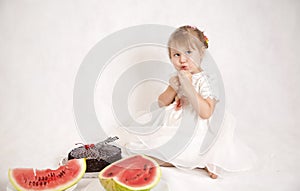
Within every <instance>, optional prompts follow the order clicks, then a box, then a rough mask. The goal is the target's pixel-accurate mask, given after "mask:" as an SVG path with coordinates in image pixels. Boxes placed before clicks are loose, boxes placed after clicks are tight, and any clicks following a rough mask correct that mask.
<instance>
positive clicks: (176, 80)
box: [169, 76, 180, 92]
mask: <svg viewBox="0 0 300 191" xmlns="http://www.w3.org/2000/svg"><path fill="white" fill-rule="evenodd" d="M169 83H170V86H171V87H172V88H173V89H174V90H175V91H176V92H177V91H178V89H179V86H180V82H179V78H178V76H172V77H171V78H170V79H169Z"/></svg>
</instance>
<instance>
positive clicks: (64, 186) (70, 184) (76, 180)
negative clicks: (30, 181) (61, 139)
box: [8, 158, 86, 191]
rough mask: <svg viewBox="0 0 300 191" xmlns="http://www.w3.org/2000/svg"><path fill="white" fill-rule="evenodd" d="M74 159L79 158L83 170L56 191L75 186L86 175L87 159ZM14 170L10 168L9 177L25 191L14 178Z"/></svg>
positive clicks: (49, 190) (14, 185)
mask: <svg viewBox="0 0 300 191" xmlns="http://www.w3.org/2000/svg"><path fill="white" fill-rule="evenodd" d="M73 160H77V161H78V163H79V164H80V167H81V172H80V173H79V174H78V176H77V177H76V179H74V180H73V181H72V182H70V183H68V184H64V185H62V186H61V188H56V189H55V191H64V190H66V189H68V188H70V187H72V186H74V185H75V184H77V183H78V182H79V180H81V178H82V177H83V176H84V174H85V171H86V159H85V158H82V159H73ZM12 171H13V169H8V177H9V181H10V183H11V184H12V185H13V187H14V188H15V189H16V190H17V191H25V190H22V189H23V188H22V187H20V186H19V184H18V183H17V182H16V181H15V180H14V178H13V176H12ZM43 191H54V190H53V189H46V190H43Z"/></svg>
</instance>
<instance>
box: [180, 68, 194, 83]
mask: <svg viewBox="0 0 300 191" xmlns="http://www.w3.org/2000/svg"><path fill="white" fill-rule="evenodd" d="M178 74H179V75H178V76H179V81H180V82H183V80H185V81H186V80H189V81H190V82H192V74H191V72H189V71H187V70H180V71H179V72H178Z"/></svg>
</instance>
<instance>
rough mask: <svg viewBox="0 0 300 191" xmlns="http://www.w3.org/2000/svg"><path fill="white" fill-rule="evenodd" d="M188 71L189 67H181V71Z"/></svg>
mask: <svg viewBox="0 0 300 191" xmlns="http://www.w3.org/2000/svg"><path fill="white" fill-rule="evenodd" d="M187 69H188V67H187V66H181V67H180V70H187Z"/></svg>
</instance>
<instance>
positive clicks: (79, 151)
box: [68, 137, 122, 172]
mask: <svg viewBox="0 0 300 191" xmlns="http://www.w3.org/2000/svg"><path fill="white" fill-rule="evenodd" d="M116 139H118V137H109V138H108V139H106V140H105V141H102V142H99V143H97V144H89V145H83V146H80V147H77V148H75V149H73V150H71V152H69V154H68V160H70V159H74V158H75V159H79V158H86V164H87V169H86V172H99V171H101V170H102V169H103V168H105V167H106V166H107V165H109V164H111V163H113V162H115V161H117V160H120V159H121V158H122V156H121V149H120V148H119V147H117V146H114V145H110V144H108V143H110V142H113V141H115V140H116Z"/></svg>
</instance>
